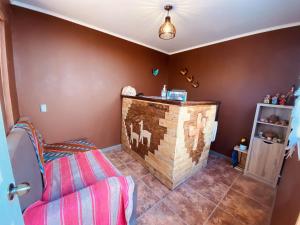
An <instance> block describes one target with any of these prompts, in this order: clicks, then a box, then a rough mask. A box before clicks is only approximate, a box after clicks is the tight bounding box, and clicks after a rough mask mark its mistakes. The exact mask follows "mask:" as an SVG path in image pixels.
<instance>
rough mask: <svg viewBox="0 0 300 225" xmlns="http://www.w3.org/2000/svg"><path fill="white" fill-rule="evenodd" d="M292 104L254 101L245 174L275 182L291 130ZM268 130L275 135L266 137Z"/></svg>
mask: <svg viewBox="0 0 300 225" xmlns="http://www.w3.org/2000/svg"><path fill="white" fill-rule="evenodd" d="M292 108H293V107H292V106H279V105H270V104H261V103H259V104H257V108H256V114H255V118H254V124H253V129H252V135H251V141H250V145H249V151H248V157H247V162H246V168H245V171H244V173H245V175H248V176H251V177H253V178H255V179H257V180H260V181H262V182H264V183H267V184H269V185H271V186H273V187H275V186H276V184H277V181H278V178H279V174H280V170H281V167H282V163H283V159H284V154H285V147H286V145H287V142H288V135H289V133H290V130H291V128H290V118H291V111H292ZM274 116H276V117H275V118H276V119H279V120H278V121H277V122H274V121H273V120H272V119H273V118H274ZM269 118H272V119H270V120H269ZM270 134H272V135H274V137H272V138H271V137H269V135H270ZM266 136H268V138H267V137H266Z"/></svg>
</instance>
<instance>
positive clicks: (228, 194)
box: [105, 149, 275, 225]
mask: <svg viewBox="0 0 300 225" xmlns="http://www.w3.org/2000/svg"><path fill="white" fill-rule="evenodd" d="M105 155H106V156H107V157H108V158H109V159H110V160H111V162H112V163H113V164H114V165H115V166H116V167H117V168H118V169H119V170H120V171H121V173H122V174H123V175H131V176H132V177H133V178H134V179H135V181H136V183H137V185H138V200H137V224H138V225H143V224H146V225H160V224H161V225H168V224H170V225H176V224H182V225H195V224H197V225H201V224H205V225H216V224H222V225H248V224H252V225H268V224H269V220H270V216H271V208H272V204H273V200H274V195H275V194H274V190H273V189H272V188H270V187H268V186H266V185H264V184H262V183H259V182H257V181H254V180H253V179H250V178H248V177H245V176H243V175H242V174H241V173H240V172H238V171H237V170H235V169H233V168H232V167H231V166H230V162H229V161H228V160H227V159H225V158H222V157H219V156H216V155H210V157H209V161H208V165H207V167H206V168H204V169H202V170H201V171H199V172H198V173H196V174H195V175H194V176H193V177H191V178H190V179H188V180H187V181H186V182H185V183H183V184H181V185H180V186H179V187H177V188H176V189H175V190H173V191H170V190H169V189H168V188H166V187H165V186H164V185H163V184H161V183H160V182H159V181H158V180H157V179H156V178H155V177H153V176H152V175H151V174H150V173H149V172H148V171H147V170H146V169H145V168H144V167H143V166H142V165H141V164H140V163H138V162H137V161H135V160H134V159H133V158H132V157H131V156H130V155H129V154H128V153H126V152H124V151H121V150H120V149H115V150H113V151H110V152H107V153H105Z"/></svg>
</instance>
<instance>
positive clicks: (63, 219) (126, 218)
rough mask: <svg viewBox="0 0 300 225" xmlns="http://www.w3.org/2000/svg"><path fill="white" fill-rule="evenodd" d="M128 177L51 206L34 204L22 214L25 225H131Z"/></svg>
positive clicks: (131, 184) (97, 185)
mask: <svg viewBox="0 0 300 225" xmlns="http://www.w3.org/2000/svg"><path fill="white" fill-rule="evenodd" d="M134 188H135V186H134V182H133V180H132V178H131V177H123V176H120V177H110V178H106V179H104V180H101V181H98V182H97V183H95V184H93V185H91V186H88V187H86V188H83V189H81V190H79V191H76V192H74V193H71V194H68V195H65V196H63V197H61V198H58V199H57V200H54V201H51V202H45V201H38V202H36V203H34V204H33V205H31V206H30V207H29V208H28V209H26V211H25V212H24V214H23V216H24V221H25V224H26V225H98V224H99V225H123V224H134V223H135V221H134V216H133V213H134V210H133V207H134V206H133V204H134V203H133V200H132V199H133V194H134Z"/></svg>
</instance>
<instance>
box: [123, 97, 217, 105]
mask: <svg viewBox="0 0 300 225" xmlns="http://www.w3.org/2000/svg"><path fill="white" fill-rule="evenodd" d="M122 98H132V99H138V100H144V101H150V102H158V103H163V104H170V105H178V106H192V105H220V102H219V101H186V102H184V101H176V100H170V99H162V98H161V97H158V96H127V95H122Z"/></svg>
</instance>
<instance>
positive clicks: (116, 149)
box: [101, 144, 122, 153]
mask: <svg viewBox="0 0 300 225" xmlns="http://www.w3.org/2000/svg"><path fill="white" fill-rule="evenodd" d="M121 149H122V145H121V144H118V145H112V146H109V147H106V148H101V152H104V153H106V152H110V151H113V150H114V151H121Z"/></svg>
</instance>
